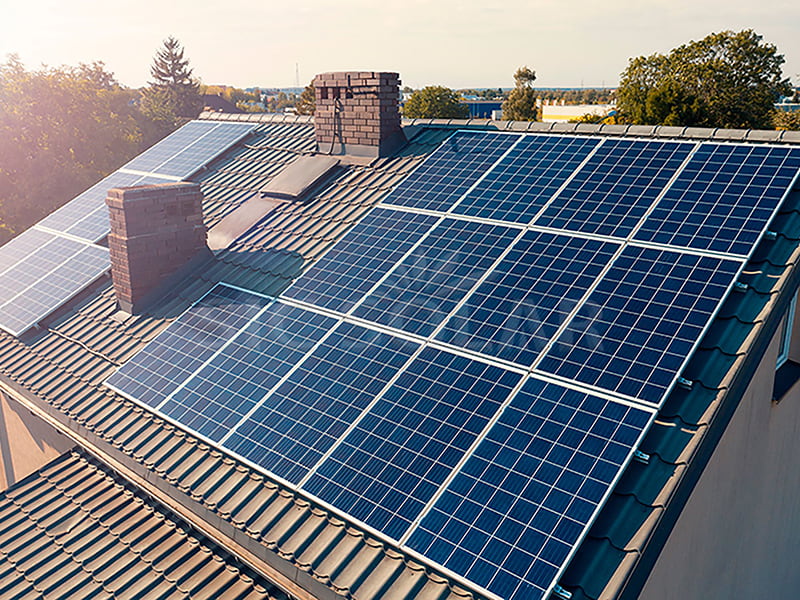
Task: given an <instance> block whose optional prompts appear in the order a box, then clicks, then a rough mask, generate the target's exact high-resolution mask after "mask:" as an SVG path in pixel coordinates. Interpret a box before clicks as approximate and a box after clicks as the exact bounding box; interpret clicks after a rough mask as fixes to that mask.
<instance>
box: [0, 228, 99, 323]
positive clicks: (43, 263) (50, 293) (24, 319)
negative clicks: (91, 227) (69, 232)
mask: <svg viewBox="0 0 800 600" xmlns="http://www.w3.org/2000/svg"><path fill="white" fill-rule="evenodd" d="M65 256H66V258H64V257H65ZM108 268H109V258H108V250H107V249H106V248H102V247H100V246H92V245H88V244H86V243H85V242H76V241H74V240H69V239H67V238H63V237H57V238H55V239H54V240H52V241H51V242H50V243H48V244H46V245H45V246H44V247H42V248H40V249H39V250H37V251H36V252H34V253H33V254H31V255H30V256H29V257H28V258H27V259H25V260H23V261H22V262H20V263H18V265H17V266H16V267H13V268H11V269H9V270H8V271H6V272H5V273H4V274H3V275H2V276H1V277H0V289H1V288H5V289H13V287H12V286H20V284H21V283H22V285H25V282H26V281H27V282H30V283H29V284H28V285H27V287H25V288H24V289H21V290H20V291H19V292H18V293H17V294H16V295H14V296H12V297H9V298H8V300H7V301H6V302H5V303H4V304H3V305H2V307H1V308H0V323H2V326H3V328H4V329H6V330H7V331H9V332H10V333H12V334H13V335H15V336H19V335H21V334H23V333H24V332H25V331H27V330H28V329H30V328H31V327H32V326H34V325H35V324H36V323H38V322H39V321H41V320H42V319H43V318H45V317H47V316H48V315H49V314H50V313H52V312H53V311H54V310H56V309H57V308H59V307H60V306H62V305H63V304H64V303H65V302H68V301H69V300H70V299H72V298H73V297H74V296H75V295H76V294H78V293H79V292H81V291H82V290H83V289H84V288H85V287H86V286H87V285H89V284H91V283H92V282H94V281H95V280H96V279H97V278H99V277H100V276H101V275H102V274H103V273H105V272H106V271H108ZM37 274H38V278H37V279H35V280H34V279H33V278H34V277H37ZM17 289H20V288H19V287H18V288H17Z"/></svg>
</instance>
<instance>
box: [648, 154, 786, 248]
mask: <svg viewBox="0 0 800 600" xmlns="http://www.w3.org/2000/svg"><path fill="white" fill-rule="evenodd" d="M798 171H800V149H798V148H786V147H776V146H755V145H752V146H748V145H744V144H738V145H731V144H711V143H704V144H702V145H701V147H700V149H699V150H698V151H697V152H696V153H695V155H694V156H693V159H692V160H691V161H690V162H689V164H688V165H686V166H685V167H684V169H683V170H682V171H681V173H680V175H679V177H678V178H677V179H676V180H675V181H674V182H673V184H672V185H671V186H670V188H669V189H668V190H667V192H666V194H665V195H664V196H663V197H662V199H661V200H660V201H659V202H658V203H657V205H656V206H655V208H654V210H653V212H652V213H651V214H650V216H649V217H648V218H647V219H646V220H645V222H644V223H643V224H642V226H641V227H640V229H639V231H638V232H637V233H636V235H635V236H634V237H635V239H636V240H637V241H644V242H648V241H650V242H656V243H661V244H668V245H671V246H676V247H682V246H687V247H692V248H698V249H708V250H712V251H716V252H724V253H729V254H737V255H740V256H749V255H750V254H751V252H752V250H753V247H754V245H755V244H756V243H757V242H758V241H759V240H760V239H761V236H762V235H763V234H764V231H766V228H767V227H768V226H769V223H770V222H771V220H772V219H773V218H774V216H775V214H776V213H777V211H778V209H779V208H780V205H781V204H782V203H783V200H784V199H785V197H786V195H787V194H788V193H789V191H790V190H791V187H792V185H793V183H794V182H795V181H797V177H798Z"/></svg>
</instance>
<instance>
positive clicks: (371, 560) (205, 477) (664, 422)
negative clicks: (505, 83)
mask: <svg viewBox="0 0 800 600" xmlns="http://www.w3.org/2000/svg"><path fill="white" fill-rule="evenodd" d="M205 116H206V117H207V118H218V119H225V120H227V119H239V120H253V121H259V123H260V124H259V126H258V128H257V130H256V135H255V136H253V137H252V138H249V139H248V140H247V144H246V145H239V146H236V147H234V148H233V149H232V150H230V151H228V152H227V153H225V154H224V155H223V156H222V157H220V158H219V159H218V160H217V161H215V162H214V163H212V165H210V167H209V168H208V169H207V170H206V171H204V172H203V173H201V174H200V175H199V176H198V177H195V179H196V180H197V181H199V182H200V183H201V185H202V189H203V192H204V195H205V206H204V209H205V213H206V218H207V222H208V225H209V227H213V226H214V224H216V223H217V222H219V220H220V219H221V218H223V217H224V216H225V215H227V214H229V213H230V212H231V211H232V210H234V209H235V208H236V206H238V205H239V204H241V203H242V202H244V201H245V200H247V199H248V198H250V197H251V196H252V195H253V194H254V193H256V192H257V190H259V189H260V188H261V187H263V185H264V184H265V183H266V182H268V181H269V180H270V179H271V178H272V177H274V176H275V175H276V174H277V173H278V172H280V171H281V169H282V168H283V167H284V166H285V165H287V164H289V163H290V162H291V161H292V160H294V159H295V158H296V157H297V156H299V155H301V154H303V153H306V152H310V151H312V150H313V149H314V132H313V126H312V124H311V122H310V121H309V119H308V118H303V117H291V118H277V119H276V118H274V117H260V116H258V115H216V114H213V113H212V114H211V115H205ZM405 126H406V131H407V136H408V137H410V138H411V141H410V143H409V144H408V146H407V147H406V148H404V149H402V150H401V151H400V152H399V153H398V154H396V155H394V156H392V157H390V158H385V159H379V160H377V161H375V162H374V163H372V164H370V165H348V166H346V167H343V168H342V169H341V171H340V173H339V174H338V175H337V176H336V177H335V179H334V180H333V181H332V182H331V183H330V185H328V186H327V187H326V188H325V189H324V190H322V191H321V192H319V193H317V194H316V195H315V196H314V197H312V198H311V199H309V200H308V201H307V202H304V203H302V204H297V203H286V204H282V205H281V206H279V207H278V208H277V209H276V210H274V211H273V212H272V213H270V214H269V215H268V216H267V217H266V218H265V219H264V220H263V221H261V222H260V223H259V224H258V225H257V226H256V227H255V228H253V230H251V231H250V232H249V233H248V234H246V235H245V236H243V237H242V238H241V239H240V240H238V241H237V242H236V243H234V244H233V246H231V247H230V248H229V249H227V250H225V251H223V252H222V253H220V254H219V255H218V256H217V257H216V260H215V262H214V264H213V265H212V267H211V268H209V269H207V270H205V271H204V272H203V273H200V274H198V276H196V277H195V278H193V279H192V280H190V281H187V282H186V283H185V285H181V286H176V288H175V295H174V296H173V297H171V298H165V300H164V303H163V304H162V305H160V306H159V307H158V308H157V309H156V310H155V311H154V313H153V314H150V315H141V316H134V317H130V316H122V315H120V314H119V313H118V310H117V308H116V304H115V300H114V295H113V290H112V289H111V286H110V282H108V281H104V282H101V283H99V284H97V285H96V286H95V287H94V288H93V289H91V290H89V291H87V293H85V294H84V295H82V297H80V298H78V299H77V300H76V301H74V302H73V303H71V304H70V305H69V306H68V307H66V308H65V309H64V310H62V311H61V312H60V313H59V314H57V315H56V316H55V317H54V318H53V319H51V321H50V322H49V323H48V327H47V328H46V329H44V330H42V331H40V332H38V333H33V334H31V335H30V336H29V337H26V338H24V339H23V341H20V340H17V339H16V338H13V337H11V336H9V335H6V334H4V333H0V380H2V381H4V382H6V383H7V384H8V385H9V386H10V387H12V388H13V389H14V390H16V391H17V392H18V393H20V394H22V395H24V396H25V397H26V398H27V399H28V400H29V401H30V402H32V403H33V404H35V405H36V406H38V407H39V408H40V409H41V410H42V411H45V412H46V413H48V414H50V415H52V416H53V418H55V419H57V420H58V421H60V422H61V423H62V424H63V425H64V426H66V427H67V428H69V429H70V430H72V431H74V432H76V433H77V434H78V435H79V436H80V437H81V438H82V439H83V440H84V441H85V442H86V443H87V444H91V445H96V446H98V447H101V448H104V449H106V451H109V452H114V453H115V455H116V456H119V457H121V459H122V460H124V462H125V464H126V465H128V466H129V467H130V468H131V469H133V470H134V471H135V472H136V473H138V474H139V475H141V476H142V477H145V478H146V479H148V481H150V482H151V483H152V484H153V485H154V486H155V487H157V488H159V489H162V490H166V492H167V493H168V494H169V495H170V496H172V497H174V498H175V499H177V500H178V501H179V502H181V503H183V504H184V505H185V506H186V507H188V508H189V509H190V510H192V511H193V512H195V513H196V514H198V515H201V516H202V517H203V518H204V519H205V520H206V521H207V522H209V523H213V524H214V526H215V527H216V528H217V529H218V530H219V531H220V532H222V533H223V534H224V535H227V536H228V537H229V538H231V539H234V540H235V541H236V543H238V544H239V545H240V546H242V547H244V548H246V549H248V550H249V551H251V552H253V553H254V554H256V555H258V556H260V557H263V559H264V560H265V561H266V562H269V563H270V564H274V565H277V568H279V569H283V570H284V572H289V573H290V574H289V575H288V576H289V577H290V578H294V579H296V580H297V581H301V582H302V584H303V585H305V586H306V587H308V588H314V586H317V587H316V588H314V589H319V590H322V591H321V592H320V593H324V591H325V590H328V591H333V592H335V593H337V594H340V595H344V596H346V597H352V598H358V599H359V600H364V599H371V598H387V599H394V598H412V597H413V598H423V599H427V598H436V599H437V600H445V599H448V600H455V599H456V598H468V597H474V596H473V595H472V594H470V593H469V592H468V591H467V590H465V589H463V588H461V587H460V586H459V585H457V584H456V583H454V582H453V581H452V580H450V579H448V578H447V577H446V576H444V575H443V574H441V573H436V572H432V571H431V570H430V568H428V567H425V566H423V565H422V564H420V563H418V562H416V561H415V560H414V559H413V558H412V557H409V556H406V555H403V554H401V553H399V552H398V551H397V550H396V549H394V548H391V547H388V546H387V545H385V544H384V543H383V542H381V541H379V540H377V539H375V538H372V537H371V536H370V535H369V534H367V533H365V532H363V531H361V530H359V529H358V528H357V527H355V526H353V525H352V524H350V523H347V522H345V521H343V520H341V519H340V518H338V517H337V516H335V515H333V514H331V513H329V512H327V511H325V510H323V509H322V508H320V507H318V506H315V505H313V504H311V503H309V502H308V501H307V500H306V499H304V498H303V497H300V496H297V495H295V494H293V493H292V492H290V491H288V490H286V489H283V488H282V487H281V486H280V485H278V484H277V483H275V482H273V481H271V480H269V478H267V477H265V476H264V475H262V474H260V473H258V472H256V471H254V470H252V469H251V468H249V467H247V466H246V465H243V464H241V463H239V462H238V461H236V460H235V459H233V458H231V457H228V456H227V455H225V454H223V453H221V452H219V451H217V450H216V449H214V448H211V447H209V446H208V445H207V444H205V443H204V442H202V441H199V440H197V439H195V438H193V437H192V436H191V435H190V434H187V433H184V432H183V431H181V430H180V429H179V428H176V427H174V426H173V425H171V424H169V423H167V422H165V421H164V420H162V419H161V418H160V417H158V416H156V415H153V414H151V413H149V412H147V411H145V410H143V409H142V408H140V407H138V406H137V405H134V404H133V403H132V402H130V401H128V400H126V399H124V398H122V397H120V396H117V395H115V394H113V393H111V392H110V391H108V390H107V389H106V388H104V387H103V386H102V385H101V383H102V381H103V380H105V378H106V377H107V376H108V375H110V374H111V373H112V372H113V371H114V369H115V368H116V367H117V366H119V365H121V364H123V363H124V362H125V361H127V360H128V359H129V358H131V357H132V356H133V355H134V354H135V353H136V352H137V351H138V350H140V349H141V348H142V347H143V346H144V345H146V344H147V343H148V342H149V341H150V340H152V339H153V338H154V337H155V336H156V335H157V334H158V333H159V332H160V331H161V330H163V328H164V327H166V325H167V324H168V323H169V322H171V321H172V320H174V319H175V318H176V317H177V316H178V315H179V314H180V312H181V311H182V310H183V309H184V308H185V307H186V306H188V305H189V303H191V302H193V301H194V300H196V299H198V298H199V297H200V296H201V295H202V294H203V293H204V292H205V291H207V290H208V289H210V288H211V286H213V285H214V283H216V282H217V281H220V280H224V281H226V282H228V283H232V284H235V285H239V286H241V287H244V288H248V289H253V290H255V291H259V292H261V293H265V294H270V295H272V294H278V293H280V292H281V291H282V290H283V289H284V288H285V287H286V286H287V285H288V284H289V283H290V281H291V280H292V279H293V278H294V277H295V276H296V275H297V274H298V273H299V272H300V271H301V270H302V269H303V268H304V267H305V266H306V265H307V264H308V263H309V262H310V261H313V260H314V259H315V258H317V257H318V256H319V255H320V254H321V253H322V252H324V251H325V250H326V249H327V248H328V247H329V246H330V244H331V243H333V242H334V241H335V240H336V239H337V238H338V237H339V236H341V235H342V234H343V233H344V232H345V231H346V230H347V229H348V228H349V227H350V226H352V225H353V224H354V223H355V222H357V221H358V220H359V219H360V218H361V216H363V215H364V214H365V212H366V211H367V210H369V208H371V207H372V206H374V205H375V204H376V203H377V202H378V201H379V200H380V199H381V198H382V197H383V196H384V195H385V194H386V193H387V192H388V191H389V190H390V189H392V188H393V186H394V185H396V184H397V183H398V182H399V181H400V180H401V179H402V178H403V177H404V176H405V175H406V174H407V173H409V172H410V171H411V170H412V169H413V168H414V167H415V165H417V164H418V163H419V161H420V160H421V159H422V158H423V157H424V156H425V155H426V154H427V153H429V152H430V151H431V150H432V149H433V148H435V147H436V146H437V145H438V144H439V143H440V142H441V141H442V140H443V139H444V138H445V137H446V136H447V135H449V134H450V133H451V132H452V131H453V129H455V128H463V127H470V128H476V127H477V128H500V129H513V130H525V131H550V132H559V133H566V132H574V133H582V134H587V133H600V134H608V135H635V136H642V137H664V136H670V137H673V136H674V137H686V138H693V139H705V138H713V139H747V140H752V141H756V142H760V141H784V142H789V143H800V135H796V134H794V133H792V132H732V131H724V130H688V129H685V128H677V129H676V128H663V127H662V128H658V127H636V126H630V127H628V126H624V127H623V126H581V125H573V124H553V125H551V124H543V123H514V122H500V123H496V122H489V121H430V120H425V121H423V120H416V121H408V122H406V123H405ZM799 195H800V194H798V193H794V194H793V195H792V197H791V199H790V201H787V203H786V205H785V207H784V210H783V212H781V214H780V215H779V217H778V219H776V223H775V228H776V230H777V231H778V232H779V235H778V237H777V239H776V240H775V241H769V240H765V241H763V242H762V243H761V245H760V247H759V249H758V251H757V252H756V255H755V256H754V258H753V259H752V260H751V261H750V264H749V265H748V267H747V271H746V276H745V277H746V278H747V279H748V281H749V282H750V287H749V288H748V290H747V291H746V292H745V293H741V294H732V295H731V297H730V298H729V299H728V301H727V302H726V304H725V306H724V307H723V310H722V312H721V314H720V316H719V317H718V319H717V320H716V321H715V323H714V325H713V327H712V328H711V330H710V331H709V332H708V335H707V336H706V338H705V340H704V342H703V345H702V347H701V349H700V350H699V351H698V352H697V353H696V356H695V359H694V360H693V361H692V362H691V364H690V365H689V368H688V370H687V373H689V375H687V376H690V377H691V378H692V379H694V380H695V381H696V382H697V385H694V386H693V388H692V390H691V391H686V390H684V389H682V388H676V391H675V392H674V393H673V394H672V395H671V397H670V398H669V399H668V401H667V403H666V405H665V406H664V408H663V409H662V411H661V413H660V415H659V418H658V420H657V421H656V424H655V425H654V427H653V428H652V430H651V432H650V433H649V434H648V436H647V438H646V439H645V442H644V444H643V445H642V450H643V451H645V452H647V453H648V454H651V459H650V464H649V465H647V466H644V465H641V464H639V463H636V462H634V463H631V465H630V466H629V468H628V469H627V471H626V473H625V474H624V475H623V478H622V480H621V482H620V484H619V485H618V487H617V489H616V491H615V493H614V494H613V496H612V497H611V499H610V500H609V502H608V504H607V505H606V508H604V510H603V511H601V514H600V516H599V518H598V520H597V521H596V523H595V524H594V526H593V527H592V528H591V530H590V533H589V536H588V538H587V539H586V540H585V542H584V543H583V544H582V546H581V548H580V550H579V551H578V553H577V555H576V556H575V558H574V560H573V561H572V563H571V565H570V567H569V568H568V569H567V571H566V573H565V575H564V577H563V578H562V585H563V586H564V587H565V588H567V589H568V590H570V591H571V592H572V593H573V597H575V598H592V599H595V598H600V597H608V596H609V595H612V594H611V592H612V591H613V592H616V591H619V590H622V589H623V588H624V587H625V585H626V584H628V583H629V582H630V576H631V573H634V569H633V567H634V566H636V565H637V564H643V563H645V562H646V560H647V557H648V556H649V553H652V552H657V549H658V548H657V546H658V544H652V543H649V542H650V541H651V540H653V539H654V535H656V534H658V532H660V531H663V530H664V528H665V527H667V528H668V526H669V510H672V509H673V508H672V507H678V508H679V507H680V502H679V501H678V502H676V501H675V498H676V497H678V496H680V494H679V493H678V490H680V489H684V488H682V486H685V485H690V484H691V478H687V477H685V475H686V473H687V472H691V469H690V468H689V467H690V466H693V465H702V453H701V452H700V449H701V448H703V447H713V443H714V442H713V435H711V432H712V431H714V430H715V428H718V427H722V426H723V425H724V417H725V415H726V414H728V413H730V412H732V408H733V407H735V402H736V394H733V393H731V390H732V389H735V385H737V382H740V381H746V380H747V375H746V374H747V371H748V369H754V368H755V363H756V362H757V359H758V357H757V355H754V353H753V352H754V348H756V347H757V346H758V344H764V343H765V342H764V340H765V339H769V338H770V337H771V335H772V332H774V330H775V328H776V327H777V323H778V319H779V316H780V314H781V310H780V309H781V307H782V306H783V305H785V303H786V302H788V300H786V298H788V297H789V295H790V292H791V291H792V290H793V289H794V288H795V287H796V285H797V283H796V281H795V279H796V274H794V271H793V266H794V263H795V259H796V258H797V255H798V253H799V252H800V240H798V239H797V235H796V234H795V233H793V232H796V231H798V230H799V229H798V227H800V221H798V219H800V213H798V208H797V207H798V205H800V198H798V196H799ZM787 290H788V291H787ZM723 428H724V427H723ZM695 468H696V467H695ZM700 470H702V469H700ZM642 557H644V559H645V561H642V560H641V559H642ZM633 587H635V586H633V585H632V584H631V585H628V588H627V589H633Z"/></svg>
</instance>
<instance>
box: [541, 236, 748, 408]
mask: <svg viewBox="0 0 800 600" xmlns="http://www.w3.org/2000/svg"><path fill="white" fill-rule="evenodd" d="M740 267H741V263H740V262H739V261H735V260H722V259H718V258H712V257H708V256H696V255H689V254H681V253H679V252H671V251H663V250H655V249H651V248H639V247H636V246H628V247H627V248H625V250H623V252H622V254H621V255H620V257H619V258H618V259H617V260H616V262H615V263H614V265H613V266H612V267H611V269H610V270H609V271H608V273H607V274H606V275H605V276H604V277H603V279H602V280H601V281H600V283H599V284H598V286H597V288H595V290H594V291H593V292H592V294H591V295H590V296H589V299H588V300H587V301H586V302H585V303H584V305H583V306H582V307H581V308H580V309H579V311H578V313H577V315H576V316H575V317H574V318H573V319H572V321H571V322H570V324H569V325H568V326H567V328H566V329H565V330H564V332H563V333H562V334H561V336H560V337H559V339H558V340H557V341H556V343H555V344H554V345H553V346H552V348H551V349H550V350H549V351H548V352H547V354H546V355H545V356H544V359H543V360H542V362H541V363H539V365H538V367H537V368H538V369H540V370H541V371H546V372H548V373H554V374H556V375H560V376H561V377H567V378H569V379H574V380H576V381H580V382H583V383H586V384H590V385H595V386H598V387H600V388H603V389H606V390H611V391H613V392H619V393H621V394H626V395H628V396H631V397H634V398H639V399H641V400H645V401H647V402H653V403H655V404H660V403H661V401H662V400H663V398H664V396H665V394H666V392H667V391H668V390H669V388H670V387H671V385H672V383H673V382H674V380H675V378H676V377H677V376H678V375H679V374H680V370H681V368H682V366H683V364H684V362H685V361H686V359H687V357H688V356H689V354H690V352H691V351H692V349H693V348H694V346H695V343H696V342H697V341H698V340H699V339H700V336H701V335H702V333H703V331H704V329H705V327H706V325H707V323H708V322H709V320H710V319H711V317H712V316H713V314H714V313H715V312H716V310H717V307H718V306H719V304H720V302H721V301H722V299H723V298H724V296H725V294H726V292H727V290H728V288H729V287H730V285H731V283H732V282H733V281H734V279H735V277H736V275H737V273H738V270H739V268H740Z"/></svg>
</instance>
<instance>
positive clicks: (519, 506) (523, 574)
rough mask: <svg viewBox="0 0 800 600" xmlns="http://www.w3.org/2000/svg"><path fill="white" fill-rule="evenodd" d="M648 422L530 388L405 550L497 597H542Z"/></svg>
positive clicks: (570, 394) (635, 411)
mask: <svg viewBox="0 0 800 600" xmlns="http://www.w3.org/2000/svg"><path fill="white" fill-rule="evenodd" d="M654 414H655V413H654V411H651V410H647V409H645V408H643V407H631V406H622V405H620V404H618V403H616V402H613V401H608V400H605V399H601V398H596V397H593V396H592V395H590V394H587V393H585V392H583V391H575V390H569V389H565V388H563V387H561V386H558V385H556V384H553V383H549V382H545V381H540V380H537V379H534V378H531V379H528V380H527V381H526V382H525V384H524V387H523V388H522V390H521V391H520V392H519V393H518V394H516V395H515V396H514V397H513V398H512V399H511V400H510V403H509V404H508V405H507V406H506V407H504V409H503V410H502V413H501V414H500V415H499V417H498V419H497V420H496V422H495V423H493V424H492V427H491V429H490V430H489V431H488V432H487V434H486V436H485V437H484V438H483V439H482V440H481V442H480V444H478V445H477V447H476V448H475V451H474V453H473V454H472V455H471V456H470V458H469V459H468V460H466V461H465V462H464V463H463V465H462V466H461V468H460V469H459V471H458V474H457V475H456V476H455V477H454V478H453V479H452V481H451V482H449V485H448V486H447V489H446V490H445V491H444V492H443V494H442V495H441V496H440V497H439V498H438V499H437V502H436V504H435V505H433V506H432V507H430V509H429V511H428V512H426V514H425V516H424V517H423V518H422V519H421V521H420V524H419V525H418V526H417V527H416V528H415V529H414V530H413V531H412V532H411V533H410V536H409V538H408V542H407V544H406V546H407V547H408V548H409V549H410V550H412V551H413V552H415V553H419V554H422V555H423V556H427V557H428V559H429V560H432V561H434V562H436V563H439V564H441V565H442V566H444V568H445V569H446V570H447V571H449V572H451V573H455V574H457V575H458V576H459V577H460V578H464V579H466V580H467V581H468V582H470V584H471V585H472V586H475V585H477V586H480V587H482V588H483V589H486V590H488V591H489V592H491V593H493V594H496V595H497V596H499V597H503V598H508V599H511V600H515V599H517V598H525V599H527V598H536V597H548V594H549V593H550V591H552V588H553V586H554V585H555V584H556V582H557V581H558V578H559V577H560V576H561V573H562V572H563V570H564V568H565V567H566V565H567V564H568V563H569V561H570V559H571V557H572V555H573V554H574V552H575V550H576V549H577V546H578V544H579V542H580V541H581V540H582V539H583V537H585V534H586V531H587V530H588V528H589V526H590V525H591V523H592V522H593V521H594V519H595V518H596V516H597V513H598V511H599V510H600V508H601V507H602V506H603V504H604V503H605V501H606V499H607V497H608V495H609V494H610V492H611V490H612V489H613V487H614V486H615V485H616V482H617V481H618V479H619V476H620V475H621V473H622V471H623V470H624V467H625V465H626V464H627V463H628V462H629V461H630V458H631V456H632V453H633V452H634V450H635V449H636V447H637V446H638V444H639V443H640V441H641V439H642V438H643V436H644V434H645V433H646V431H647V429H648V428H649V426H650V424H651V423H652V419H653V417H654ZM431 554H432V555H431Z"/></svg>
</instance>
